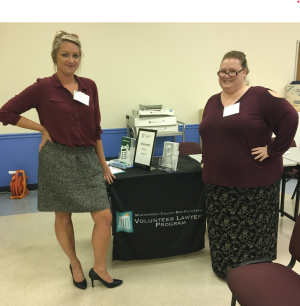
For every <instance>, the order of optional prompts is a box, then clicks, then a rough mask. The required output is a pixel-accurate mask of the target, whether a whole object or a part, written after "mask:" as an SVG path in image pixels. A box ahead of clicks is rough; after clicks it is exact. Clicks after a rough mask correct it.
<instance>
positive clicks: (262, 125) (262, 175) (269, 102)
mask: <svg viewBox="0 0 300 306" xmlns="http://www.w3.org/2000/svg"><path fill="white" fill-rule="evenodd" d="M238 102H240V111H239V113H238V114H234V115H230V116H227V117H223V110H224V107H223V105H222V102H221V94H220V93H219V94H216V95H214V96H212V97H211V98H210V99H209V100H208V102H207V104H206V106H205V109H204V113H203V119H202V122H201V124H200V127H199V133H200V135H201V139H202V142H203V143H202V144H203V148H202V151H203V162H204V168H203V176H202V179H203V181H204V182H205V183H210V184H214V185H218V186H229V187H239V188H242V187H260V186H267V185H270V184H272V183H274V182H275V181H277V180H278V179H279V178H280V177H281V174H282V170H283V166H282V154H283V153H284V152H285V151H287V150H288V148H289V147H290V145H291V142H292V140H293V139H294V136H295V133H296V131H297V127H298V117H299V116H298V113H297V112H296V110H295V109H294V108H293V107H292V106H291V105H290V103H289V102H288V101H287V100H285V99H284V98H277V97H274V96H273V95H271V94H270V93H269V92H268V89H267V88H264V87H260V86H256V87H250V88H249V89H248V91H247V92H246V93H245V94H244V95H243V96H242V97H241V98H240V99H239V100H238V101H237V102H236V103H238ZM272 132H274V134H275V135H276V138H275V140H274V142H273V143H271V136H272ZM265 145H268V154H269V157H268V158H266V159H265V160H263V161H262V162H259V161H258V160H255V159H254V157H255V156H254V155H251V149H253V148H257V147H264V146H265Z"/></svg>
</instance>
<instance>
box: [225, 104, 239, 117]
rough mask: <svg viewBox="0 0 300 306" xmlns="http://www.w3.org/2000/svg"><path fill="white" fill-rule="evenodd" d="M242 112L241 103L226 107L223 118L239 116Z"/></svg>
mask: <svg viewBox="0 0 300 306" xmlns="http://www.w3.org/2000/svg"><path fill="white" fill-rule="evenodd" d="M239 112H240V102H238V103H235V104H233V105H229V106H224V111H223V117H227V116H230V115H234V114H238V113H239Z"/></svg>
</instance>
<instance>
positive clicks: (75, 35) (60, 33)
mask: <svg viewBox="0 0 300 306" xmlns="http://www.w3.org/2000/svg"><path fill="white" fill-rule="evenodd" d="M58 35H61V36H63V35H71V36H74V37H75V38H79V36H78V35H77V34H73V33H68V32H65V31H57V32H56V33H55V37H56V36H58Z"/></svg>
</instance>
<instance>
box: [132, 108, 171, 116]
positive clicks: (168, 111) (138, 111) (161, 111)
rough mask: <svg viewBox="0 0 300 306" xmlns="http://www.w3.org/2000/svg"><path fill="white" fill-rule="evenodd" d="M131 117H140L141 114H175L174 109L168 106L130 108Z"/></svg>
mask: <svg viewBox="0 0 300 306" xmlns="http://www.w3.org/2000/svg"><path fill="white" fill-rule="evenodd" d="M132 116H133V117H137V118H139V117H142V116H175V112H174V109H170V108H162V109H152V110H151V109H148V110H143V109H133V110H132Z"/></svg>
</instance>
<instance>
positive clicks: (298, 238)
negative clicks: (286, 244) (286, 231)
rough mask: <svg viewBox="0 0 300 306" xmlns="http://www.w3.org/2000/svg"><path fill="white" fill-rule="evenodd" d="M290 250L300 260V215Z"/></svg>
mask: <svg viewBox="0 0 300 306" xmlns="http://www.w3.org/2000/svg"><path fill="white" fill-rule="evenodd" d="M289 250H290V253H291V255H292V256H293V257H294V258H295V259H296V260H297V261H299V262H300V215H299V216H298V218H297V220H296V223H295V226H294V230H293V233H292V237H291V241H290V248H289Z"/></svg>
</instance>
